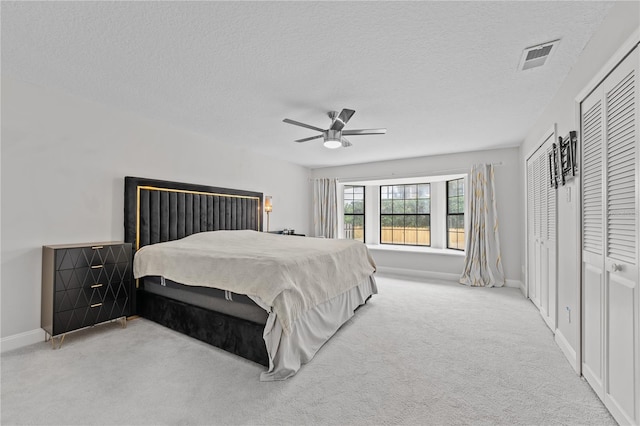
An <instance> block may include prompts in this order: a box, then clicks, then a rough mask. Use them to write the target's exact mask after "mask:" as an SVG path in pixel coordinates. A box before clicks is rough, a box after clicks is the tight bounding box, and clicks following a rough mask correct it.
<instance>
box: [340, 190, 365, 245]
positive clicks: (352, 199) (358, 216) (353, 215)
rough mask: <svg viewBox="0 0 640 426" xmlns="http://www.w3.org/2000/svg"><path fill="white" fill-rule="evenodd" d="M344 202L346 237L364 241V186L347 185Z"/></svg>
mask: <svg viewBox="0 0 640 426" xmlns="http://www.w3.org/2000/svg"><path fill="white" fill-rule="evenodd" d="M343 203H344V216H343V219H344V237H345V238H349V239H354V240H359V241H362V242H364V204H365V203H364V186H352V185H347V186H345V187H344V193H343Z"/></svg>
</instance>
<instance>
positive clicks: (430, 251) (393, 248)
mask: <svg viewBox="0 0 640 426" xmlns="http://www.w3.org/2000/svg"><path fill="white" fill-rule="evenodd" d="M367 248H368V249H369V250H380V251H397V252H409V253H425V254H438V255H444V256H460V257H464V254H465V252H464V251H461V250H451V249H445V248H433V247H418V246H401V245H393V244H367Z"/></svg>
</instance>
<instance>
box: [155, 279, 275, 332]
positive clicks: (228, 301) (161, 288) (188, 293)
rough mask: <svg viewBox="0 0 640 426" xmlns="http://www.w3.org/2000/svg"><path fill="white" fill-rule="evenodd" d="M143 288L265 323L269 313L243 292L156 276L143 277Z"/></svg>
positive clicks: (181, 300)
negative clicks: (182, 282)
mask: <svg viewBox="0 0 640 426" xmlns="http://www.w3.org/2000/svg"><path fill="white" fill-rule="evenodd" d="M143 280H144V281H143V286H144V290H145V291H148V292H149V293H153V294H157V295H158V296H164V297H168V298H170V299H174V300H178V301H180V302H184V303H188V304H190V305H194V306H198V307H200V308H204V309H208V310H212V311H217V312H220V313H223V314H227V315H231V316H234V317H237V318H242V319H245V320H247V321H251V322H255V323H258V324H266V323H267V318H268V316H269V313H268V312H267V311H266V310H264V309H263V308H261V307H260V306H258V305H257V304H256V303H255V302H254V301H253V300H251V298H250V297H248V296H246V295H244V294H237V293H232V292H230V291H225V290H220V289H217V288H213V287H200V286H186V285H183V284H180V283H176V282H174V281H171V280H168V279H164V278H162V277H158V276H148V277H144V279H143Z"/></svg>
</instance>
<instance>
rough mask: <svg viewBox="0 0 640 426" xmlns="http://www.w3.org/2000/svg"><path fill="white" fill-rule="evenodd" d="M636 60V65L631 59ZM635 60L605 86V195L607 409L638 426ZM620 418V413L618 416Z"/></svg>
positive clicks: (622, 66) (620, 68)
mask: <svg viewBox="0 0 640 426" xmlns="http://www.w3.org/2000/svg"><path fill="white" fill-rule="evenodd" d="M629 59H631V60H629ZM638 59H639V58H638V49H637V48H636V50H635V55H632V57H631V58H628V59H627V60H626V61H624V62H623V63H622V64H620V65H619V66H618V67H617V68H616V69H615V71H614V72H613V73H612V74H611V76H610V77H609V78H608V79H607V80H606V81H605V83H604V102H605V110H604V112H605V114H604V116H605V120H606V136H605V138H606V145H605V150H606V171H605V175H606V180H605V182H606V188H605V193H606V197H605V199H604V201H605V212H606V222H605V239H606V245H605V247H606V250H605V257H604V262H605V263H604V270H605V312H606V313H607V315H606V317H605V330H606V331H605V336H606V339H607V341H606V343H607V344H606V354H605V359H606V367H607V369H606V386H605V404H607V407H608V408H609V410H611V411H612V413H614V411H615V412H618V418H622V419H624V420H626V421H629V423H633V424H638V423H639V418H640V416H638V411H639V410H640V402H638V400H639V399H640V394H639V393H638V388H637V386H636V385H637V376H638V368H640V352H639V351H638V348H637V345H638V329H637V327H638V325H637V324H638V321H637V318H638V229H637V225H638V223H637V219H636V218H637V216H638V185H637V176H638V130H637V125H638V120H637V114H638V111H637V109H638V108H637V105H636V103H637V100H638V87H637V76H636V73H637V71H638V70H637V64H638ZM614 415H615V413H614Z"/></svg>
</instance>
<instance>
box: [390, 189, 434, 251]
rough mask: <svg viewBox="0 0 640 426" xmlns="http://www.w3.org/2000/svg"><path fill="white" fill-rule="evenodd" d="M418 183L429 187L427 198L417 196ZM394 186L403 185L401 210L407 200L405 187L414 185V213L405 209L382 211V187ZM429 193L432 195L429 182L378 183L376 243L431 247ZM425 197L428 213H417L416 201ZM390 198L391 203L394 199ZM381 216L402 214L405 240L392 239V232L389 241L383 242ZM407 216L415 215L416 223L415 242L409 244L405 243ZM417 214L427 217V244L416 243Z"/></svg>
mask: <svg viewBox="0 0 640 426" xmlns="http://www.w3.org/2000/svg"><path fill="white" fill-rule="evenodd" d="M420 185H426V186H428V187H429V197H428V198H420V196H419V188H418V187H419V186H420ZM396 186H402V187H403V190H402V193H403V196H402V198H401V199H402V200H403V201H404V204H405V205H403V210H404V207H405V206H406V201H407V198H406V187H408V186H415V187H416V198H415V200H416V211H415V213H406V211H403V212H402V213H383V209H382V202H383V198H382V191H383V188H387V187H396ZM431 195H432V193H431V182H419V183H393V184H385V185H380V186H379V191H378V203H379V205H378V225H379V226H378V231H379V234H378V235H379V238H378V244H381V245H396V246H413V247H431V245H432V226H431V210H432V208H431V207H432V205H431V203H432V199H431ZM425 199H428V200H429V204H428V205H429V208H428V213H419V207H418V201H419V200H425ZM384 200H387V199H384ZM391 200H392V205H393V201H395V199H394V198H393V197H392V198H391ZM409 200H412V199H411V198H410V199H409ZM392 209H393V207H392ZM383 216H391V217H392V218H394V217H396V216H403V217H404V218H405V220H404V225H403V226H402V228H403V229H404V230H405V237H404V240H405V242H402V243H400V242H395V241H393V234H392V237H391V239H392V241H391V242H384V241H383V238H382V228H383V225H382V223H383V220H382V217H383ZM407 216H414V217H415V222H414V223H415V224H416V243H415V244H411V243H407V242H406V228H407V226H406V217H407ZM419 216H426V217H427V227H428V231H427V232H428V244H419V243H418V242H419V236H418V231H417V229H418V226H417V224H418V217H419ZM393 222H395V221H394V219H392V223H393ZM392 228H395V226H393V224H392Z"/></svg>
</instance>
